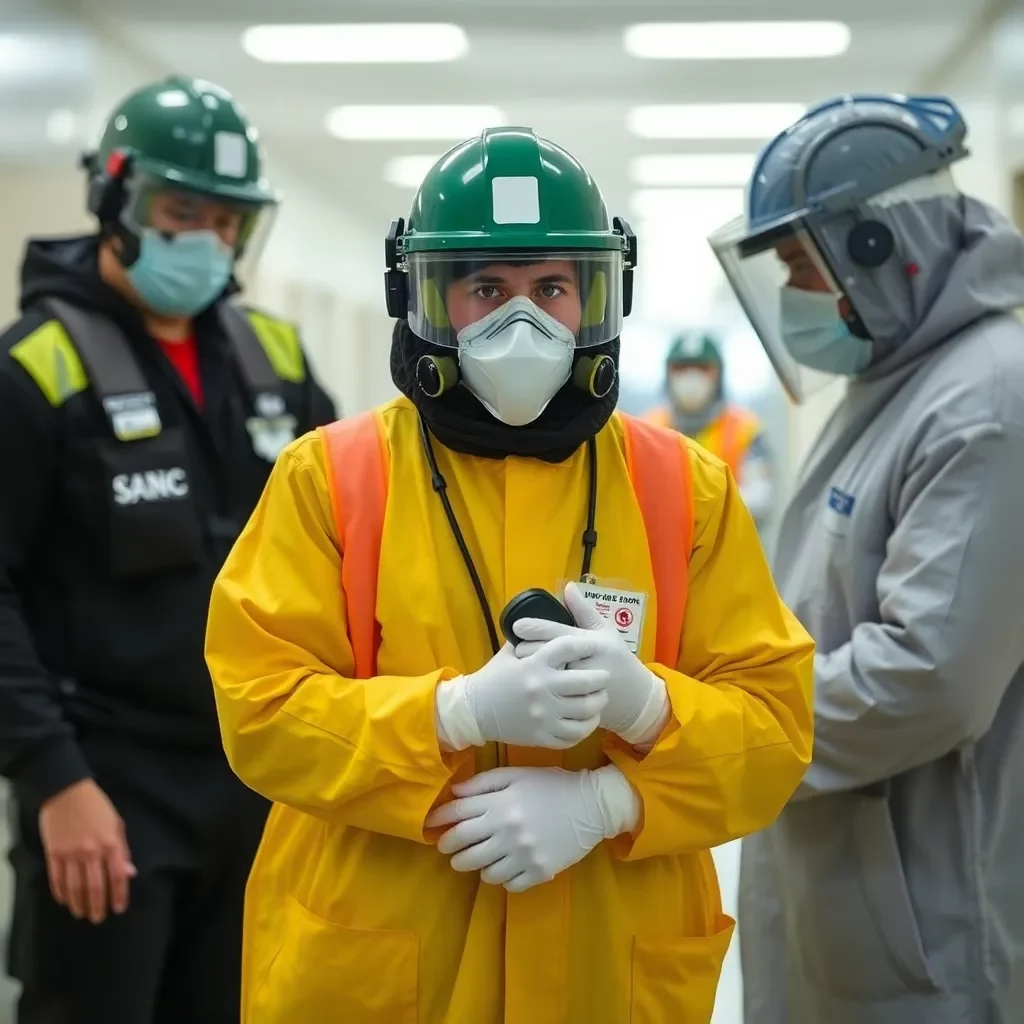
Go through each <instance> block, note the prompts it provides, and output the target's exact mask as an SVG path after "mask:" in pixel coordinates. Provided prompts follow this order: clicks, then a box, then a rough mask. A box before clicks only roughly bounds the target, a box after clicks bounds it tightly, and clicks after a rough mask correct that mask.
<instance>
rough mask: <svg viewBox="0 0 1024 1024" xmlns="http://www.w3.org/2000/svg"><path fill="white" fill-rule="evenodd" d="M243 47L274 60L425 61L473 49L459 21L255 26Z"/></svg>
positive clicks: (253, 54)
mask: <svg viewBox="0 0 1024 1024" xmlns="http://www.w3.org/2000/svg"><path fill="white" fill-rule="evenodd" d="M242 49H244V50H245V52H246V53H248V54H249V56H250V57H255V58H256V60H262V61H266V62H268V63H271V64H419V63H436V62H439V61H448V60H457V59H458V58H459V57H462V56H464V55H465V53H466V51H467V50H468V49H469V39H468V38H467V36H466V33H465V31H464V30H463V29H461V28H460V27H459V26H458V25H444V24H422V25H399V24H395V25H253V26H252V27H251V28H247V29H246V30H245V32H243V33H242Z"/></svg>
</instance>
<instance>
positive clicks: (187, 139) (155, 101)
mask: <svg viewBox="0 0 1024 1024" xmlns="http://www.w3.org/2000/svg"><path fill="white" fill-rule="evenodd" d="M120 154H123V155H124V157H127V158H128V160H129V161H130V162H131V170H132V172H133V173H134V172H140V173H142V174H145V175H147V176H149V177H151V178H154V179H159V180H163V181H164V182H166V183H168V184H169V185H177V186H180V187H183V188H187V189H190V190H193V191H196V192H202V193H204V194H206V195H210V196H215V197H217V198H220V199H224V200H227V201H233V202H241V203H247V204H249V203H251V204H255V205H266V204H268V203H275V202H277V194H276V193H275V191H274V190H273V189H272V188H271V187H270V184H269V182H268V181H267V180H266V178H264V177H263V174H262V160H261V157H260V151H259V146H258V134H257V132H256V129H255V128H254V127H253V126H252V125H251V124H250V123H249V121H248V119H247V118H246V116H245V114H244V113H243V112H242V110H241V108H240V107H239V106H238V104H237V103H236V102H235V100H234V99H232V97H231V95H230V93H228V92H226V91H225V90H224V89H221V88H220V87H219V86H216V85H214V84H213V83H211V82H205V81H203V80H202V79H194V78H184V77H180V76H172V77H170V78H167V79H164V80H163V81H161V82H156V83H154V84H152V85H147V86H145V87H144V88H142V89H139V90H137V91H136V92H133V93H132V94H131V95H130V96H128V97H127V98H126V99H124V100H123V101H122V102H121V104H120V105H119V106H118V107H117V109H116V110H115V111H114V112H113V114H111V116H110V120H109V121H108V122H107V126H106V129H105V131H104V132H103V138H102V140H101V141H100V145H99V150H98V152H97V153H96V155H95V163H94V169H95V170H96V171H103V170H107V171H110V170H113V169H116V165H117V163H118V162H119V161H120V160H122V159H123V158H122V157H121V156H120ZM112 161H113V165H112Z"/></svg>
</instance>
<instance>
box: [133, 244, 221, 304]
mask: <svg viewBox="0 0 1024 1024" xmlns="http://www.w3.org/2000/svg"><path fill="white" fill-rule="evenodd" d="M140 239H141V245H140V249H139V258H138V259H137V260H136V261H135V262H134V263H133V264H132V265H131V266H130V267H128V268H126V273H127V275H128V280H129V281H131V284H132V287H133V288H134V289H135V291H136V292H137V293H138V295H139V298H140V299H142V301H143V302H144V303H145V304H146V305H147V306H149V308H150V309H152V310H153V312H154V313H162V314H164V315H165V316H192V315H194V314H195V313H198V312H199V311H200V310H202V309H205V308H206V307H207V306H208V305H209V304H210V303H211V302H213V300H214V299H216V298H217V296H219V295H220V293H221V292H222V291H224V289H225V288H226V287H227V283H228V281H229V280H230V279H231V271H232V269H233V267H234V252H233V251H232V249H231V248H230V246H227V245H225V244H224V243H223V242H222V241H221V240H220V238H219V237H218V236H217V234H216V232H213V231H183V232H181V234H178V235H174V236H173V237H172V238H165V237H164V236H163V235H162V234H161V233H160V232H159V231H157V230H156V229H154V228H143V230H142V233H141V235H140Z"/></svg>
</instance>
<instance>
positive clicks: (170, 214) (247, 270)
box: [121, 171, 277, 287]
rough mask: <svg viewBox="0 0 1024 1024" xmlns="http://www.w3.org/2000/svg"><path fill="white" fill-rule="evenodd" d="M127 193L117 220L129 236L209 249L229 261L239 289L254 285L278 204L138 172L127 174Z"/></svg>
mask: <svg viewBox="0 0 1024 1024" xmlns="http://www.w3.org/2000/svg"><path fill="white" fill-rule="evenodd" d="M125 190H126V200H125V203H124V206H123V208H122V210H121V222H122V223H123V224H124V226H125V227H126V228H128V230H129V231H131V233H132V234H134V235H138V236H139V237H140V238H143V239H145V238H146V236H147V235H149V236H153V235H158V236H160V237H161V238H162V239H163V240H164V242H167V243H176V244H180V243H181V242H184V243H185V244H186V245H187V246H190V247H194V248H199V247H200V246H202V247H205V248H208V249H210V250H212V251H213V252H215V253H218V254H220V256H222V257H223V258H225V259H226V260H228V261H230V265H231V267H232V269H233V273H234V276H235V278H236V280H238V282H239V284H240V285H242V286H243V287H244V286H245V285H247V284H249V283H251V282H252V280H253V278H254V275H255V270H256V265H257V263H258V262H259V258H260V256H261V255H262V253H263V248H264V246H265V245H266V241H267V238H268V236H269V234H270V229H271V227H272V226H273V222H274V218H275V215H276V211H277V207H276V204H273V203H251V202H244V201H241V200H235V199H230V198H225V197H221V196H218V195H214V194H210V193H206V192H199V191H195V190H193V189H190V188H187V187H185V186H183V185H178V184H176V183H174V182H171V181H168V180H167V179H166V178H163V177H160V176H158V175H151V174H147V173H145V172H142V171H136V172H135V173H133V174H132V175H131V177H130V179H129V180H128V181H127V182H126V185H125ZM179 236H181V237H180V238H179ZM172 247H173V245H172Z"/></svg>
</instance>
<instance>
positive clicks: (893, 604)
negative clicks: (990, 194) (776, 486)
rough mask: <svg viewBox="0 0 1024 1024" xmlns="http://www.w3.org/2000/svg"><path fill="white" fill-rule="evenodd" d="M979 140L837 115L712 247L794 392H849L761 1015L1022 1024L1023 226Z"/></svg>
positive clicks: (753, 869)
mask: <svg viewBox="0 0 1024 1024" xmlns="http://www.w3.org/2000/svg"><path fill="white" fill-rule="evenodd" d="M966 132H967V129H966V125H965V124H964V121H963V118H962V117H961V115H960V112H959V110H958V109H957V108H956V106H955V105H954V104H953V103H952V102H950V101H949V100H946V99H942V98H938V97H916V98H915V97H910V98H908V97H896V96H844V97H842V98H840V99H836V100H833V101H830V102H827V103H824V104H822V105H820V106H818V107H816V108H814V109H812V110H811V111H810V112H809V113H808V114H806V115H805V117H804V118H802V119H801V120H800V121H799V122H798V123H797V124H795V125H794V126H793V127H792V128H790V129H789V130H788V131H787V132H784V133H783V134H782V135H780V136H779V137H778V138H777V139H776V140H775V141H774V142H772V143H771V144H770V145H769V146H768V147H767V148H766V149H765V150H764V152H763V153H762V154H761V157H760V159H759V161H758V164H757V167H756V169H755V171H754V174H753V177H752V180H751V183H750V187H749V192H748V199H747V210H746V214H745V215H744V216H743V217H741V218H739V219H738V220H737V221H735V222H733V223H732V224H729V225H727V226H726V227H724V228H722V229H721V230H720V231H718V232H717V233H716V234H715V235H713V236H712V238H711V240H710V241H711V244H712V246H713V248H714V250H715V251H716V253H717V254H718V256H719V259H720V261H721V263H722V265H723V267H724V269H725V270H726V272H727V275H728V277H729V279H730V282H731V284H732V286H733V289H734V290H735V292H736V294H737V296H738V298H739V299H740V301H741V302H742V304H743V306H744V308H745V309H746V311H747V313H748V315H749V317H750V319H751V322H752V323H753V326H754V328H755V329H756V330H757V332H758V334H759V335H760V337H761V340H762V342H763V343H764V345H765V348H766V349H767V351H768V354H769V356H770V357H771V359H772V361H773V363H774V364H775V366H776V368H777V370H778V372H779V375H780V377H781V379H782V381H783V383H784V385H785V386H786V388H787V389H788V391H789V392H790V394H791V396H792V397H793V398H794V399H795V400H797V401H799V400H801V399H802V398H803V397H804V396H806V395H807V394H808V393H810V391H811V390H812V389H814V388H815V387H817V386H818V384H820V383H821V382H822V381H827V380H834V379H835V378H836V375H845V376H846V377H848V378H849V384H848V386H847V388H846V392H845V396H844V397H843V398H842V399H841V401H840V402H839V404H838V407H837V408H836V409H835V411H834V413H833V414H832V416H831V418H830V419H829V420H828V422H827V423H826V424H825V426H824V428H823V429H822V432H821V435H820V436H819V438H818V439H817V442H816V443H815V445H814V446H813V448H812V450H811V452H810V453H809V455H808V458H807V461H806V463H805V465H804V466H803V469H802V471H801V473H800V476H799V479H798V481H797V485H796V490H795V493H794V496H793V498H792V500H791V501H790V503H789V506H788V508H787V510H786V512H785V514H784V516H783V520H782V524H781V531H780V537H779V541H778V548H777V555H776V577H777V582H778V586H779V590H780V592H781V594H782V597H783V599H784V600H785V601H786V603H787V604H788V605H789V606H790V607H791V608H792V609H793V610H794V612H795V613H796V614H797V616H798V617H799V618H800V620H801V621H802V622H803V624H804V626H805V627H806V628H807V629H808V630H809V632H810V633H811V634H812V636H813V637H814V639H815V641H816V642H817V654H816V656H815V703H816V714H815V745H814V760H813V764H812V766H811V767H810V769H809V770H808V772H807V774H806V776H805V778H804V781H803V782H802V784H801V786H800V788H799V789H798V791H797V793H796V794H795V796H794V797H793V800H792V802H791V803H790V804H789V806H788V807H787V808H786V809H785V810H784V811H783V813H782V816H781V817H780V819H779V820H778V822H777V823H776V824H775V825H774V826H772V827H771V828H770V829H768V830H767V831H765V832H762V833H760V834H758V835H757V836H754V837H752V838H751V839H749V840H748V841H746V842H745V844H744V850H743V855H742V870H741V882H740V911H739V916H740V936H741V956H742V962H743V974H744V986H745V1004H746V1005H745V1009H746V1018H745V1019H746V1024H953V1022H954V1021H955V1022H957V1024H1020V1022H1021V1021H1024V667H1022V665H1024V325H1022V324H1021V322H1020V321H1019V320H1018V319H1017V317H1016V316H1015V315H1014V311H1015V310H1016V309H1017V308H1019V307H1024V239H1022V237H1021V235H1020V233H1019V232H1018V231H1017V230H1016V229H1015V228H1014V227H1013V226H1012V225H1011V224H1010V223H1009V222H1008V221H1007V220H1006V219H1005V218H1004V217H1003V216H1002V215H1001V214H999V213H998V212H997V211H995V210H994V209H992V208H991V207H989V206H987V205H986V204H984V203H982V202H980V201H978V200H976V199H973V198H970V197H969V196H965V195H962V194H961V193H960V192H959V191H958V190H957V188H956V186H955V184H954V182H953V178H952V174H951V171H950V166H951V164H953V163H954V162H955V161H957V160H959V159H960V158H962V157H963V156H966V155H967V149H966V147H965V137H966Z"/></svg>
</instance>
